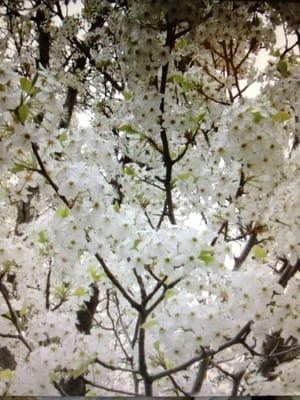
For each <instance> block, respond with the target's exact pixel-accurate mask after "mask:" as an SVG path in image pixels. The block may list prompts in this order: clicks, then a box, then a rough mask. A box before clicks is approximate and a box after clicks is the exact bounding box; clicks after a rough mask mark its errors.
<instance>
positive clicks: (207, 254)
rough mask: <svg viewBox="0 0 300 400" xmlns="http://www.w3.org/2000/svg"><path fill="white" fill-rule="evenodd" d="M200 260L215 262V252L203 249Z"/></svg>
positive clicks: (209, 262)
mask: <svg viewBox="0 0 300 400" xmlns="http://www.w3.org/2000/svg"><path fill="white" fill-rule="evenodd" d="M199 258H200V260H202V261H203V262H204V263H205V264H206V265H209V264H211V263H213V262H214V256H213V252H212V251H211V250H201V253H200V256H199Z"/></svg>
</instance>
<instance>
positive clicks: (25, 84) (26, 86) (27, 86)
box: [20, 78, 33, 94]
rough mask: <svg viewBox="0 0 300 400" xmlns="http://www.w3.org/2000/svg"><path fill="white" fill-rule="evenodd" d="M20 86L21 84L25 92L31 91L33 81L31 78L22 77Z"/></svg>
mask: <svg viewBox="0 0 300 400" xmlns="http://www.w3.org/2000/svg"><path fill="white" fill-rule="evenodd" d="M20 86H21V89H22V90H23V91H24V92H26V93H28V94H29V93H30V91H31V89H32V86H33V85H32V82H31V81H30V80H29V79H27V78H21V79H20Z"/></svg>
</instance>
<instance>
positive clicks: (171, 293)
mask: <svg viewBox="0 0 300 400" xmlns="http://www.w3.org/2000/svg"><path fill="white" fill-rule="evenodd" d="M176 294H177V292H176V290H174V289H168V290H167V291H166V293H165V300H167V299H169V298H170V297H173V296H176Z"/></svg>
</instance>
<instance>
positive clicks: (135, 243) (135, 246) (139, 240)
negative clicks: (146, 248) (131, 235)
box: [130, 239, 141, 250]
mask: <svg viewBox="0 0 300 400" xmlns="http://www.w3.org/2000/svg"><path fill="white" fill-rule="evenodd" d="M140 243H141V239H135V240H134V241H133V246H132V248H131V249H130V250H137V249H138V246H139V244H140Z"/></svg>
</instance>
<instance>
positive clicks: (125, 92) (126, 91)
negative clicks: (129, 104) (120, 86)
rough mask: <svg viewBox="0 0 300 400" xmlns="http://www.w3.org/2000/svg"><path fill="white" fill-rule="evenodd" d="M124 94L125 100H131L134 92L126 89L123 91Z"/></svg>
mask: <svg viewBox="0 0 300 400" xmlns="http://www.w3.org/2000/svg"><path fill="white" fill-rule="evenodd" d="M122 95H123V97H124V100H126V101H129V100H131V99H132V98H133V93H132V92H130V91H129V90H124V91H123V92H122Z"/></svg>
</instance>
